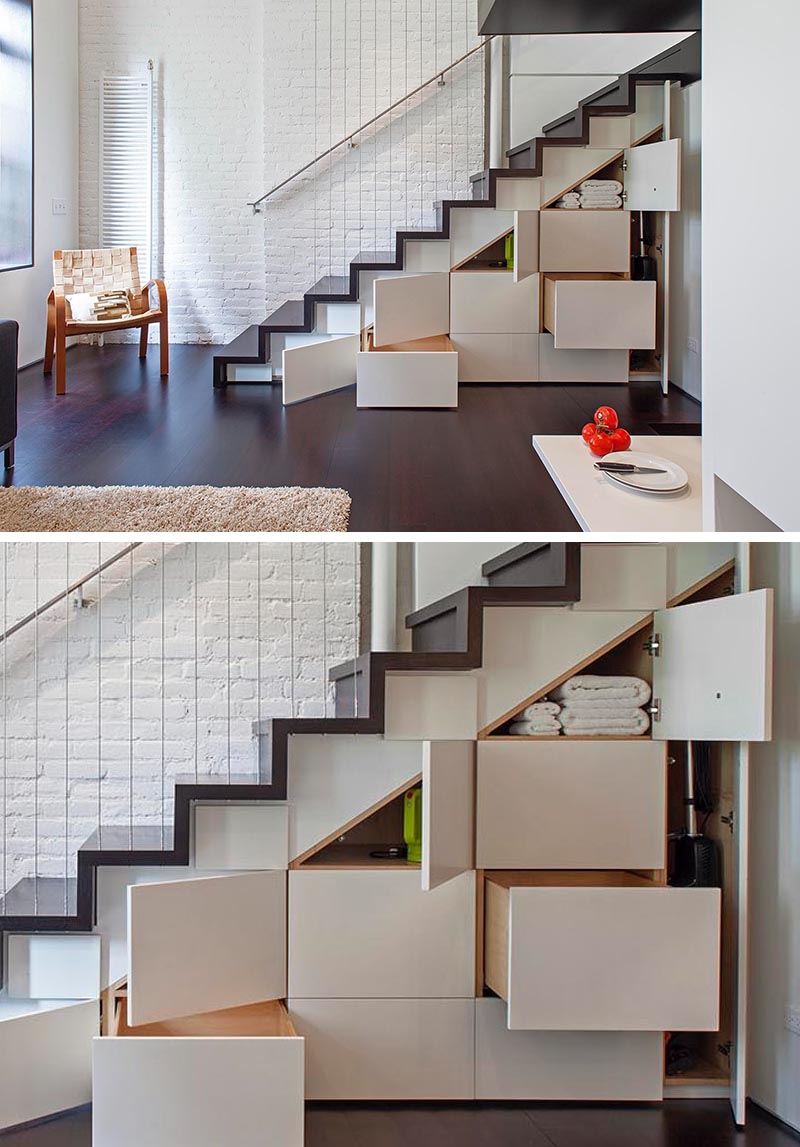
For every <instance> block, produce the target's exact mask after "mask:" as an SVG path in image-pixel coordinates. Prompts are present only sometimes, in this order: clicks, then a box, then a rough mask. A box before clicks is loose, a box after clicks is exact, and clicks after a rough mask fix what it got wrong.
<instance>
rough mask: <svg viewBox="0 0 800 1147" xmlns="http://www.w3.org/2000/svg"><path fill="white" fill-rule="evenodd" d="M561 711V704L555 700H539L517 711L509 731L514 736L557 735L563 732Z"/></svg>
mask: <svg viewBox="0 0 800 1147" xmlns="http://www.w3.org/2000/svg"><path fill="white" fill-rule="evenodd" d="M560 712H561V706H560V705H558V704H557V703H556V702H555V701H537V702H536V703H535V704H534V705H529V706H528V707H527V709H523V710H522V712H521V713H517V716H516V718H515V720H514V721H512V723H511V726H510V728H509V733H511V735H512V736H514V737H552V736H556V737H557V736H558V735H559V734H560V732H561V722H560V721H559V719H558V715H559V713H560Z"/></svg>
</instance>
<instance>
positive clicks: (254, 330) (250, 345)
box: [225, 326, 258, 359]
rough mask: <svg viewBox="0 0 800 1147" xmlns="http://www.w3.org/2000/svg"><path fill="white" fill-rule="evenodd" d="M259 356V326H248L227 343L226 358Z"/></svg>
mask: <svg viewBox="0 0 800 1147" xmlns="http://www.w3.org/2000/svg"><path fill="white" fill-rule="evenodd" d="M240 357H241V358H253V359H254V358H258V327H257V326H252V327H248V328H247V329H246V330H244V331H242V333H241V334H240V335H237V336H236V338H235V339H234V340H233V342H229V343H227V344H226V345H225V358H226V359H231V358H240Z"/></svg>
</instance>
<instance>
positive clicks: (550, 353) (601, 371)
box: [539, 332, 630, 383]
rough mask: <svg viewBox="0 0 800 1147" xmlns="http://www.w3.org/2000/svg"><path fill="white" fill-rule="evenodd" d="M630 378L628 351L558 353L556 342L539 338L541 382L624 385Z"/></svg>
mask: <svg viewBox="0 0 800 1147" xmlns="http://www.w3.org/2000/svg"><path fill="white" fill-rule="evenodd" d="M629 377H630V356H629V354H628V351H627V350H556V347H555V339H554V338H553V336H552V335H551V334H548V333H547V332H545V333H544V334H542V335H539V381H540V382H621V383H627V382H628V380H629Z"/></svg>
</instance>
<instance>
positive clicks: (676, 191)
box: [625, 139, 681, 211]
mask: <svg viewBox="0 0 800 1147" xmlns="http://www.w3.org/2000/svg"><path fill="white" fill-rule="evenodd" d="M625 162H626V164H627V168H626V175H625V209H626V210H627V211H680V209H681V141H680V140H679V139H667V140H665V141H664V142H663V143H647V144H643V145H642V146H641V147H629V148H627V149H626V151H625Z"/></svg>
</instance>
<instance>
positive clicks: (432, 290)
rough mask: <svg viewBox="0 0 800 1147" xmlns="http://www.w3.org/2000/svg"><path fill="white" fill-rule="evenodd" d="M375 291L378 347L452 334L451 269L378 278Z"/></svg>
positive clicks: (375, 338)
mask: <svg viewBox="0 0 800 1147" xmlns="http://www.w3.org/2000/svg"><path fill="white" fill-rule="evenodd" d="M373 292H374V296H373V305H374V311H373V314H374V317H375V327H374V341H375V346H376V347H380V346H390V345H392V344H393V343H404V342H411V341H413V340H414V339H425V338H431V337H432V336H434V335H446V334H448V333H449V331H450V273H449V272H448V271H432V272H431V273H429V274H427V275H402V276H400V277H398V278H394V279H376V280H375V282H374V283H373Z"/></svg>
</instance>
